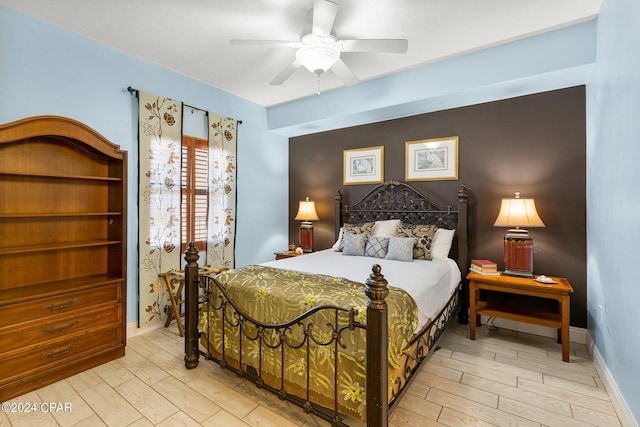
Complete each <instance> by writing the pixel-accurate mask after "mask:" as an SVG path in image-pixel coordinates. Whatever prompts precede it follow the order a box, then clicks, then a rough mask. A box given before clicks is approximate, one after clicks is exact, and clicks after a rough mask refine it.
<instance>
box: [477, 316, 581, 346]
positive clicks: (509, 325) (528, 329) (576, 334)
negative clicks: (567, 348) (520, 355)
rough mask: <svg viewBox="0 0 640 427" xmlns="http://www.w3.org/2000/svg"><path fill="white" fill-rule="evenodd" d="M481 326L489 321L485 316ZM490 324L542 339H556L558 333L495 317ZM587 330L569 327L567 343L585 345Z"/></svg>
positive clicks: (545, 327) (547, 328) (551, 329)
mask: <svg viewBox="0 0 640 427" xmlns="http://www.w3.org/2000/svg"><path fill="white" fill-rule="evenodd" d="M480 318H481V321H482V324H483V325H485V324H486V323H487V320H488V319H489V318H488V317H487V316H484V315H482V316H480ZM492 324H494V325H495V326H497V327H498V328H503V329H511V330H512V331H518V332H524V333H526V334H532V335H539V336H542V337H549V338H557V337H558V335H557V334H558V332H557V329H555V328H550V327H548V326H538V325H533V324H531V323H524V322H517V321H515V320H509V319H500V318H498V317H495V318H494V319H493V321H492ZM587 335H588V334H587V330H586V329H584V328H577V327H575V326H570V327H569V341H571V342H574V343H577V344H586V343H587Z"/></svg>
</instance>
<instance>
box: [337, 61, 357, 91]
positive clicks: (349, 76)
mask: <svg viewBox="0 0 640 427" xmlns="http://www.w3.org/2000/svg"><path fill="white" fill-rule="evenodd" d="M331 70H332V71H333V72H334V73H335V75H336V76H338V78H339V79H340V80H342V83H344V84H345V85H347V86H353V85H355V84H358V83H359V82H360V80H359V79H358V78H357V77H356V75H355V74H353V71H351V70H350V69H349V67H347V64H345V63H344V62H343V61H342V59H340V58H338V60H337V61H336V63H335V64H333V65H332V66H331Z"/></svg>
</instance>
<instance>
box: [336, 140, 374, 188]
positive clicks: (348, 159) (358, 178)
mask: <svg viewBox="0 0 640 427" xmlns="http://www.w3.org/2000/svg"><path fill="white" fill-rule="evenodd" d="M383 165H384V147H383V146H379V147H369V148H358V149H355V150H344V185H350V184H381V183H382V182H383V181H384V171H383Z"/></svg>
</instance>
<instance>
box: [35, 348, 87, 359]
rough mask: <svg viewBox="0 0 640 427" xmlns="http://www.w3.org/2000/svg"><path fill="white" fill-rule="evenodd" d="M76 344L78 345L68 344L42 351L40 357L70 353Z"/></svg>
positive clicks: (52, 356) (54, 356)
mask: <svg viewBox="0 0 640 427" xmlns="http://www.w3.org/2000/svg"><path fill="white" fill-rule="evenodd" d="M77 346H78V344H69V345H67V346H64V347H59V348H55V349H53V350H51V351H50V352H48V353H44V354H43V355H42V357H49V358H51V359H53V358H56V357H60V356H64V355H65V354H68V353H70V352H71V351H72V350H73V349H74V348H76V347H77Z"/></svg>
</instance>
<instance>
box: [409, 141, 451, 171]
mask: <svg viewBox="0 0 640 427" xmlns="http://www.w3.org/2000/svg"><path fill="white" fill-rule="evenodd" d="M405 156H406V162H405V180H406V181H435V180H454V179H458V137H457V136H448V137H445V138H435V139H422V140H419V141H407V142H406V145H405Z"/></svg>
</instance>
